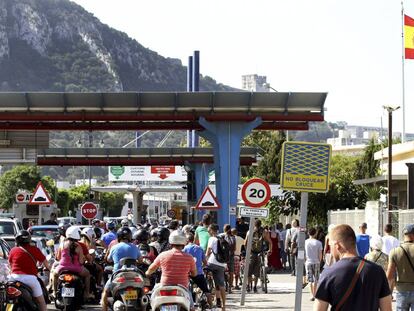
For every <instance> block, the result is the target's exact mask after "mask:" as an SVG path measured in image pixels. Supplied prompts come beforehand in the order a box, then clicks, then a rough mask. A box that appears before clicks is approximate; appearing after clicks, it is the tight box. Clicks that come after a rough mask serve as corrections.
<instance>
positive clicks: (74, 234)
mask: <svg viewBox="0 0 414 311" xmlns="http://www.w3.org/2000/svg"><path fill="white" fill-rule="evenodd" d="M80 235H81V231H80V229H79V227H76V226H71V227H69V228H68V229H67V230H66V235H65V236H66V238H68V239H74V240H80V238H81V237H80Z"/></svg>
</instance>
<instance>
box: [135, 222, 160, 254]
mask: <svg viewBox="0 0 414 311" xmlns="http://www.w3.org/2000/svg"><path fill="white" fill-rule="evenodd" d="M149 238H150V234H149V232H148V231H147V230H145V229H140V230H138V231H137V232H135V234H134V236H133V240H134V241H135V244H136V245H137V246H138V248H139V249H140V251H141V252H143V251H145V252H146V253H147V255H146V256H143V257H144V258H147V259H148V260H150V261H151V262H153V261H154V260H155V258H156V257H157V256H158V252H157V250H156V249H155V247H153V246H150V245H149V244H148V241H149Z"/></svg>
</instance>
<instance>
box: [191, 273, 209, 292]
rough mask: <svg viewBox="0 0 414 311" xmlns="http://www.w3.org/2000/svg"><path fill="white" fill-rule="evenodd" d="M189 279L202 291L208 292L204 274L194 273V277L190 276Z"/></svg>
mask: <svg viewBox="0 0 414 311" xmlns="http://www.w3.org/2000/svg"><path fill="white" fill-rule="evenodd" d="M191 279H192V280H193V282H194V283H195V284H196V285H197V286H198V288H199V289H201V290H202V291H203V293H205V294H208V293H210V291H209V290H208V287H207V281H206V278H205V277H204V274H199V275H196V276H195V277H192V278H191Z"/></svg>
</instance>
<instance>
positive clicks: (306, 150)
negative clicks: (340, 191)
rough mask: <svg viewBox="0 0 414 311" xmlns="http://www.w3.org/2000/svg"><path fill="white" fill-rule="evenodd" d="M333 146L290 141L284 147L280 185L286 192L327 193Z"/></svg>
mask: <svg viewBox="0 0 414 311" xmlns="http://www.w3.org/2000/svg"><path fill="white" fill-rule="evenodd" d="M331 149H332V148H331V145H329V144H320V143H306V142H297V141H292V142H291V141H289V142H285V143H284V144H283V147H282V172H281V175H280V185H281V187H282V189H284V190H295V191H307V192H327V191H328V190H329V168H330V164H331V153H332V150H331Z"/></svg>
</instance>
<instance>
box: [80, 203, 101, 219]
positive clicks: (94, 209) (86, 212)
mask: <svg viewBox="0 0 414 311" xmlns="http://www.w3.org/2000/svg"><path fill="white" fill-rule="evenodd" d="M80 210H81V215H82V217H83V218H85V219H88V220H91V219H94V218H96V216H97V215H98V206H97V205H96V204H95V203H93V202H85V203H83V204H82V206H81V208H80Z"/></svg>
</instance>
